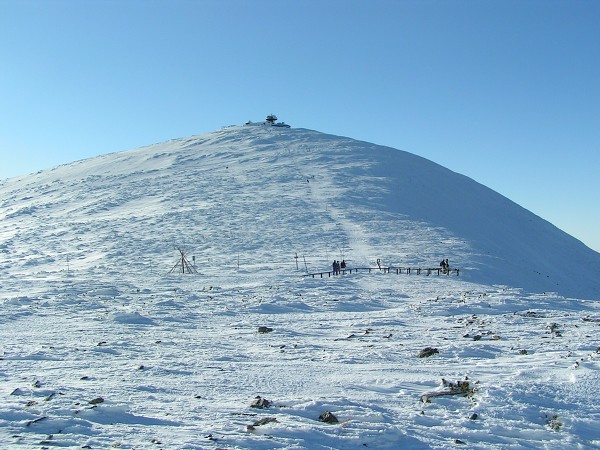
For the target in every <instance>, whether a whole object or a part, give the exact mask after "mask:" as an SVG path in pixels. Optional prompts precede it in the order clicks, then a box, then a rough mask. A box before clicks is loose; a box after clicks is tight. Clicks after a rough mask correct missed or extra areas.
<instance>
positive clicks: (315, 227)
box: [0, 126, 600, 299]
mask: <svg viewBox="0 0 600 450" xmlns="http://www.w3.org/2000/svg"><path fill="white" fill-rule="evenodd" d="M0 193H1V195H2V197H1V198H2V203H1V204H0V206H1V208H2V209H1V210H0V211H1V212H0V214H1V215H0V217H1V218H2V231H1V233H2V234H1V235H0V237H1V238H2V243H1V244H0V245H2V249H3V250H4V251H3V254H4V256H5V258H4V259H3V264H4V265H8V266H10V268H11V271H13V270H15V271H16V270H17V268H18V267H23V268H24V270H25V271H26V272H28V273H29V272H31V271H36V270H39V271H50V272H52V271H55V270H57V269H64V268H65V267H66V258H67V256H68V257H69V258H70V262H71V264H73V268H78V269H88V270H92V269H95V268H98V265H100V266H101V268H103V269H104V268H109V267H110V268H111V269H113V270H118V268H119V267H121V266H122V265H124V264H127V263H126V261H131V262H135V264H136V265H144V266H148V265H150V266H156V267H157V270H159V268H160V267H162V266H163V260H164V259H165V258H167V259H168V258H170V257H171V256H172V250H173V248H174V247H177V246H184V247H187V248H188V249H189V250H190V251H195V252H197V253H198V254H197V257H198V258H199V260H198V261H199V263H200V264H199V265H200V266H201V267H202V266H203V265H205V264H207V263H209V264H210V265H215V264H217V265H225V266H229V267H233V266H234V265H235V266H236V267H237V258H238V254H239V257H240V259H241V260H242V261H241V262H242V265H243V266H244V267H245V268H248V269H250V268H251V269H252V270H255V269H256V268H258V267H265V268H266V267H270V268H276V267H281V266H285V267H286V268H290V267H291V265H292V264H291V263H292V262H293V261H294V260H293V256H295V254H296V252H297V253H298V254H299V255H302V256H305V257H306V258H307V259H308V261H309V268H310V269H311V270H320V269H324V268H326V267H328V266H329V264H330V260H333V259H334V258H337V259H341V258H342V256H341V255H342V253H343V254H344V255H345V258H346V259H352V260H353V262H354V264H355V265H362V266H365V265H373V264H374V263H375V261H376V259H377V258H380V259H382V261H383V262H384V264H386V265H394V266H421V267H433V266H437V264H438V262H439V260H440V259H441V258H443V257H444V258H449V259H450V262H451V264H452V265H453V266H455V267H460V268H461V269H463V275H464V277H465V278H466V279H469V280H472V281H477V282H485V283H488V284H500V285H508V286H513V287H520V288H524V289H526V290H529V291H533V292H558V293H559V294H561V295H565V296H572V297H577V298H588V299H595V298H598V296H600V280H598V279H597V278H596V277H593V276H591V274H594V273H596V274H597V273H598V272H599V271H600V254H598V253H597V252H594V251H592V250H590V249H589V248H587V247H585V246H584V245H583V244H582V243H580V242H579V241H577V240H575V239H574V238H572V237H570V236H569V235H567V234H566V233H564V232H562V231H560V230H558V229H557V228H556V227H554V226H552V225H551V224H549V223H548V222H546V221H544V220H541V219H540V218H539V217H537V216H535V215H533V214H531V213H530V212H528V211H526V210H524V209H523V208H521V207H519V206H518V205H516V204H514V203H513V202H511V201H509V200H508V199H506V198H504V197H502V196H501V195H498V194H497V193H495V192H493V191H491V190H490V189H488V188H486V187H484V186H482V185H480V184H478V183H476V182H474V181H473V180H471V179H469V178H466V177H464V176H461V175H459V174H456V173H454V172H451V171H449V170H447V169H445V168H443V167H441V166H439V165H436V164H434V163H432V162H430V161H428V160H425V159H423V158H420V157H418V156H415V155H412V154H409V153H406V152H402V151H399V150H394V149H390V148H385V147H380V146H376V145H373V144H368V143H365V142H359V141H354V140H351V139H347V138H340V137H337V136H331V135H326V134H321V133H317V132H314V131H309V130H302V129H291V130H281V129H276V128H274V127H265V126H242V127H230V128H225V129H223V130H221V131H219V132H216V133H211V134H207V135H202V136H198V137H192V138H188V139H180V140H174V141H170V142H167V143H164V144H158V145H154V146H150V147H145V148H141V149H137V150H133V151H129V152H123V153H116V154H111V155H106V156H103V157H99V158H95V159H91V160H86V161H81V162H78V163H74V164H69V165H65V166H62V167H58V168H56V169H54V170H50V171H44V172H40V173H38V174H36V175H33V176H29V177H24V178H23V179H20V180H14V179H13V180H5V181H4V182H3V183H2V185H0ZM234 260H235V264H234Z"/></svg>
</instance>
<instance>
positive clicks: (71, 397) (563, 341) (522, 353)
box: [0, 125, 600, 449]
mask: <svg viewBox="0 0 600 450" xmlns="http://www.w3.org/2000/svg"><path fill="white" fill-rule="evenodd" d="M178 247H182V248H184V249H186V250H187V251H188V256H189V257H190V258H191V257H192V256H194V257H195V262H196V265H197V267H198V270H199V272H200V273H199V274H198V275H181V274H169V273H168V272H169V270H170V269H171V268H172V267H173V266H174V264H175V262H176V261H177V257H178V251H177V248H178ZM296 254H297V255H298V257H299V258H298V259H297V260H296V259H295V258H294V257H295V256H296ZM442 257H446V258H449V259H450V263H451V265H453V266H455V267H460V269H461V272H460V276H459V277H456V276H451V277H446V276H434V275H432V276H425V275H423V274H421V275H414V274H413V275H406V274H403V275H396V274H385V273H381V272H379V271H374V272H373V273H371V274H369V273H366V272H362V273H358V274H356V273H353V274H346V275H343V276H340V277H332V278H329V277H326V278H323V279H321V278H314V279H313V278H309V277H304V276H303V275H304V274H305V272H306V269H308V270H309V271H311V272H312V271H322V270H329V267H330V264H331V261H332V260H333V259H334V258H335V259H343V258H344V259H346V260H348V261H349V265H350V267H374V266H375V261H376V260H377V259H378V258H379V259H381V260H382V261H383V263H384V265H393V266H403V267H406V266H412V267H436V266H437V265H438V262H439V260H440V259H441V258H442ZM297 262H298V269H297V268H296V263H297ZM599 268H600V255H599V254H598V253H596V252H593V251H592V250H590V249H588V248H587V247H585V246H584V245H583V244H581V243H580V242H579V241H577V240H575V239H573V238H572V237H570V236H568V235H566V234H565V233H563V232H562V231H560V230H558V229H557V228H555V227H554V226H552V225H551V224H549V223H548V222H546V221H543V220H542V219H540V218H539V217H537V216H535V215H533V214H531V213H530V212H528V211H526V210H524V209H523V208H521V207H519V206H518V205H515V204H514V203H513V202H511V201H509V200H508V199H506V198H504V197H502V196H500V195H498V194H497V193H495V192H493V191H491V190H489V189H487V188H485V187H484V186H481V185H480V184H478V183H475V182H474V181H472V180H470V179H468V178H466V177H463V176H461V175H459V174H456V173H453V172H451V171H449V170H447V169H444V168H443V167H441V166H439V165H436V164H434V163H432V162H430V161H427V160H425V159H423V158H420V157H417V156H414V155H411V154H408V153H405V152H401V151H399V150H394V149H390V148H384V147H380V146H376V145H373V144H368V143H364V142H358V141H355V140H352V139H348V138H341V137H337V136H331V135H326V134H322V133H317V132H314V131H309V130H302V129H277V128H272V127H265V126H261V125H251V126H240V127H227V128H224V129H222V130H220V131H217V132H214V133H209V134H205V135H201V136H194V137H190V138H185V139H177V140H173V141H170V142H166V143H161V144H156V145H152V146H148V147H144V148H140V149H136V150H132V151H127V152H122V153H115V154H109V155H104V156H102V157H99V158H93V159H90V160H86V161H79V162H76V163H73V164H68V165H64V166H61V167H57V168H55V169H52V170H48V171H42V172H39V173H37V174H33V175H30V176H27V177H22V178H19V179H10V180H4V181H2V182H0V442H2V445H3V446H4V447H3V448H13V447H15V448H28V447H30V448H40V447H53V446H58V447H72V448H81V447H83V446H88V447H91V448H107V447H111V446H112V447H116V448H136V449H141V448H168V449H183V448H185V449H188V448H194V449H217V448H256V449H270V448H285V449H300V448H311V449H313V448H322V449H326V448H327V449H329V448H344V449H353V448H389V449H395V448H417V449H420V448H422V449H426V448H455V447H457V446H460V447H462V448H482V449H484V448H485V449H507V448H515V449H517V448H600V431H598V430H600V413H599V412H598V409H597V404H598V393H597V391H598V389H597V386H598V383H599V382H600V372H599V371H598V369H599V368H600V363H599V360H598V358H600V355H599V353H598V352H599V351H600V348H599V346H600V340H599V338H598V337H597V336H598V326H599V324H600V310H599V308H600V305H599V304H598V302H597V301H590V300H598V296H599V292H600V284H599V281H598V280H597V279H594V278H593V276H592V274H594V273H598V269H599ZM261 326H266V327H270V328H272V331H271V332H269V333H258V332H257V331H258V328H259V327H261ZM426 346H431V347H435V348H437V349H438V353H436V354H434V355H432V356H430V357H424V358H420V357H419V352H420V350H422V349H423V348H424V347H426ZM464 377H468V379H469V382H470V383H471V385H470V388H472V395H469V396H466V397H465V396H462V395H451V396H441V397H433V398H431V399H430V400H431V401H430V402H423V401H422V400H421V397H422V396H423V395H424V394H428V393H429V394H431V393H432V392H435V391H439V390H444V389H447V387H446V388H445V387H444V386H442V385H440V379H441V378H445V379H447V380H449V381H452V382H456V381H458V380H463V379H464ZM257 395H260V396H263V397H265V398H267V399H268V400H270V401H271V403H272V404H271V406H270V407H269V408H266V409H256V408H251V407H250V404H251V402H252V401H253V400H254V398H255V397H256V396H257ZM99 398H102V401H100V400H98V399H99ZM91 401H92V403H90V402H91ZM327 410H328V411H331V412H333V413H334V414H335V415H336V416H337V417H338V419H339V420H340V422H341V423H338V424H327V423H324V422H321V421H319V420H318V418H319V415H320V414H321V413H323V412H325V411H327ZM260 419H269V420H266V421H265V422H267V423H265V424H262V425H256V426H254V429H248V425H253V424H254V423H255V422H257V421H258V420H260ZM270 419H275V420H276V421H271V420H270Z"/></svg>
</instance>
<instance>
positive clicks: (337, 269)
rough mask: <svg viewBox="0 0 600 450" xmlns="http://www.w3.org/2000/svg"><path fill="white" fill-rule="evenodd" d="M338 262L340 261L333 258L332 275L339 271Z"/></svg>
mask: <svg viewBox="0 0 600 450" xmlns="http://www.w3.org/2000/svg"><path fill="white" fill-rule="evenodd" d="M339 264H340V263H338V262H337V261H336V260H335V259H334V260H333V264H332V267H333V274H334V275H337V274H338V273H339V271H340V265H339Z"/></svg>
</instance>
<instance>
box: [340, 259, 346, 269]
mask: <svg viewBox="0 0 600 450" xmlns="http://www.w3.org/2000/svg"><path fill="white" fill-rule="evenodd" d="M340 267H341V268H342V270H344V269H345V268H346V260H345V259H342V263H341V264H340Z"/></svg>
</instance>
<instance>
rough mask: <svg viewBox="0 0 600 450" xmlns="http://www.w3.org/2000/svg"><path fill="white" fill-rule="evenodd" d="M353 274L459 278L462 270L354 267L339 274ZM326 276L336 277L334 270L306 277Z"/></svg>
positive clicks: (310, 274)
mask: <svg viewBox="0 0 600 450" xmlns="http://www.w3.org/2000/svg"><path fill="white" fill-rule="evenodd" d="M353 272H355V273H358V272H369V273H371V272H380V273H395V274H396V275H400V274H406V275H410V274H417V275H427V276H429V275H431V274H436V275H438V276H440V275H450V274H453V273H455V274H456V276H458V275H459V273H460V270H459V269H449V270H447V271H445V270H444V269H442V268H441V267H435V268H426V269H423V268H421V267H353V268H351V269H349V268H346V269H340V272H339V274H340V275H345V274H347V273H353ZM325 275H327V277H333V276H336V275H334V273H333V270H330V271H328V272H315V273H308V274H306V275H304V276H305V277H313V278H316V277H317V276H319V277H320V278H325Z"/></svg>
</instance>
